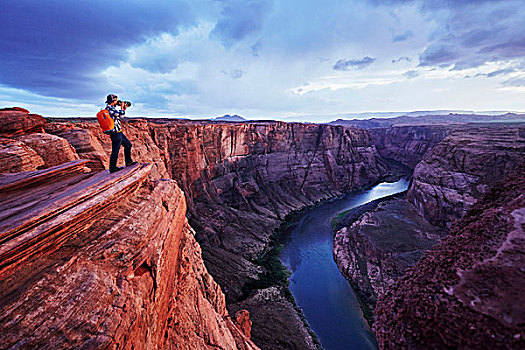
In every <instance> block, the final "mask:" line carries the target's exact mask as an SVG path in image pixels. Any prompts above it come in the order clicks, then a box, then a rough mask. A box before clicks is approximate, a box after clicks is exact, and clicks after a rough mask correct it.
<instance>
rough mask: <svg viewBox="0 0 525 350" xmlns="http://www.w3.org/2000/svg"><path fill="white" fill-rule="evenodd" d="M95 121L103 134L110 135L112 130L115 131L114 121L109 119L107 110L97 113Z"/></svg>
mask: <svg viewBox="0 0 525 350" xmlns="http://www.w3.org/2000/svg"><path fill="white" fill-rule="evenodd" d="M97 119H98V123H99V124H100V127H101V128H102V131H103V132H104V133H106V134H110V133H112V132H113V129H115V121H114V120H113V118H111V117H110V115H109V112H108V110H107V109H103V110H101V111H100V112H98V113H97Z"/></svg>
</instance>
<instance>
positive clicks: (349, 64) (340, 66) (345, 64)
mask: <svg viewBox="0 0 525 350" xmlns="http://www.w3.org/2000/svg"><path fill="white" fill-rule="evenodd" d="M374 61H375V58H372V57H368V56H366V57H363V58H362V59H352V60H339V61H337V62H336V64H335V65H334V67H333V68H334V70H353V69H365V68H366V67H368V66H369V65H371V64H372V63H374Z"/></svg>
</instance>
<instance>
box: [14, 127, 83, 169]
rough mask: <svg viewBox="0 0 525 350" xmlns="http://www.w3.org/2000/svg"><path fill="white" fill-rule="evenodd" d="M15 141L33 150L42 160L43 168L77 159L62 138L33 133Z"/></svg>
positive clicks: (72, 149)
mask: <svg viewBox="0 0 525 350" xmlns="http://www.w3.org/2000/svg"><path fill="white" fill-rule="evenodd" d="M16 140H18V141H21V142H23V143H24V144H25V145H26V146H28V147H30V148H31V149H33V150H34V151H35V152H36V153H37V154H38V155H39V156H40V157H41V158H42V159H43V160H44V165H43V167H44V168H49V167H52V166H55V165H59V164H63V163H66V162H69V161H72V160H75V159H79V157H78V154H77V153H76V151H75V149H74V148H73V147H72V146H71V144H70V143H69V142H68V141H67V140H66V139H64V138H62V137H58V136H55V135H51V134H44V133H33V134H28V135H21V136H18V137H16Z"/></svg>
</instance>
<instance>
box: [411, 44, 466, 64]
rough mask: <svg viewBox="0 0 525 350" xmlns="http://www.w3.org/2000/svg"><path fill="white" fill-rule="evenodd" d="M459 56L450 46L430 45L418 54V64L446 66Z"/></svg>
mask: <svg viewBox="0 0 525 350" xmlns="http://www.w3.org/2000/svg"><path fill="white" fill-rule="evenodd" d="M458 57H459V55H458V53H457V52H455V51H454V49H453V48H452V47H447V46H443V45H441V44H437V45H430V46H429V47H427V49H426V50H425V51H424V52H423V53H422V54H420V55H419V65H420V66H437V65H441V66H447V65H451V64H452V63H453V61H454V60H455V59H457V58H458Z"/></svg>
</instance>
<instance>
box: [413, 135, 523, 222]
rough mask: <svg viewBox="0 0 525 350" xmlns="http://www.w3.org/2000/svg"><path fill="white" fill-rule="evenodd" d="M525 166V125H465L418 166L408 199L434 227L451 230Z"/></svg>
mask: <svg viewBox="0 0 525 350" xmlns="http://www.w3.org/2000/svg"><path fill="white" fill-rule="evenodd" d="M524 164H525V127H509V126H486V127H477V126H472V127H462V128H459V129H456V130H454V132H452V133H451V134H450V135H449V136H448V137H446V138H445V139H444V140H443V141H442V142H440V143H439V144H437V145H436V146H435V147H434V148H433V149H432V151H431V153H430V154H428V156H427V157H425V158H424V159H423V160H422V161H421V162H420V163H419V164H418V165H417V166H416V169H415V170H414V175H413V179H412V183H411V185H410V188H409V190H408V194H407V199H408V201H409V202H411V203H412V204H414V206H415V207H416V209H417V211H418V212H419V214H420V215H422V216H423V217H424V218H425V219H427V220H428V221H429V222H430V223H432V224H435V225H440V226H446V225H449V223H450V222H452V221H454V220H456V219H458V218H461V217H462V216H463V215H464V214H465V213H466V211H467V210H468V209H469V208H470V207H471V206H472V205H473V204H474V203H475V202H476V200H477V199H479V198H480V197H481V196H482V195H483V193H485V192H486V191H487V189H488V188H490V187H491V186H493V185H494V184H495V183H496V182H499V181H501V180H502V179H504V178H506V177H507V176H508V175H509V174H511V173H516V170H517V169H519V168H521V167H522V166H523V165H524Z"/></svg>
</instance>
